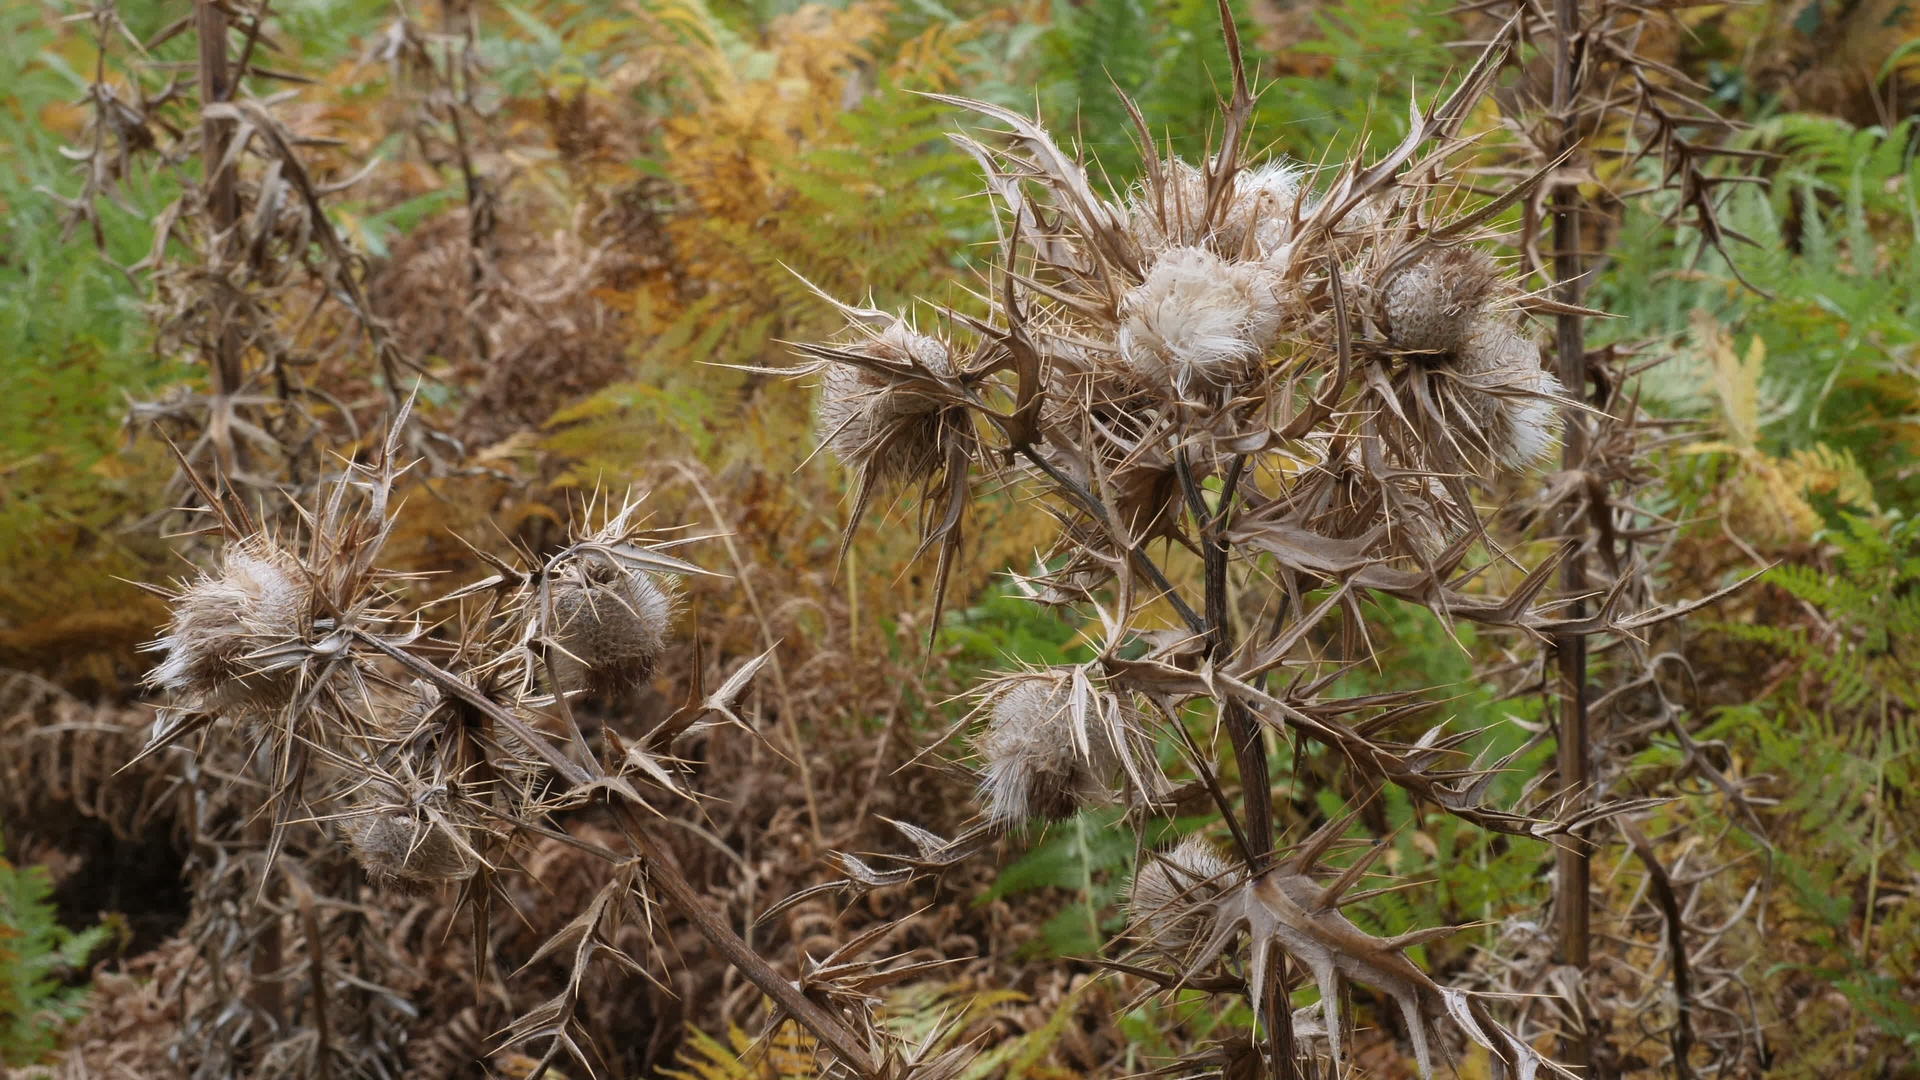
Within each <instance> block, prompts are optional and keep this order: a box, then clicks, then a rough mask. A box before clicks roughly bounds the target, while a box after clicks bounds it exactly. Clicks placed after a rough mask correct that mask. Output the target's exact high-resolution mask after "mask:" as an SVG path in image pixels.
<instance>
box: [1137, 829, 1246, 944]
mask: <svg viewBox="0 0 1920 1080" xmlns="http://www.w3.org/2000/svg"><path fill="white" fill-rule="evenodd" d="M1242 876H1243V874H1242V872H1241V870H1240V868H1239V867H1237V866H1235V865H1234V864H1233V863H1231V862H1228V861H1227V859H1226V857H1225V856H1223V855H1221V854H1220V852H1219V850H1218V849H1216V848H1215V847H1214V846H1213V844H1211V843H1210V842H1208V841H1207V839H1206V838H1205V837H1202V836H1198V835H1194V836H1189V837H1187V838H1186V839H1184V840H1182V841H1180V843H1179V844H1178V845H1176V846H1175V847H1173V848H1172V849H1171V850H1169V851H1163V852H1157V853H1155V854H1152V855H1149V856H1148V857H1147V860H1146V863H1145V865H1143V866H1141V867H1140V870H1139V872H1138V873H1136V874H1134V876H1133V884H1132V885H1131V887H1130V888H1129V889H1128V893H1127V915H1128V917H1129V918H1131V919H1132V921H1133V925H1134V932H1135V933H1137V934H1139V935H1140V937H1141V938H1142V939H1143V940H1144V941H1146V942H1147V943H1148V944H1149V945H1151V946H1153V947H1154V948H1155V949H1158V950H1159V951H1161V952H1163V953H1166V954H1167V955H1169V956H1173V957H1176V958H1178V957H1181V956H1183V955H1184V954H1185V953H1186V952H1187V951H1188V950H1190V949H1191V948H1192V947H1193V944H1194V943H1195V942H1196V941H1200V940H1202V939H1204V938H1205V937H1206V936H1208V935H1209V934H1210V933H1211V932H1212V930H1213V913H1212V911H1211V910H1210V909H1209V908H1208V907H1207V902H1208V901H1210V900H1212V899H1213V898H1214V897H1216V896H1219V895H1220V894H1221V893H1223V892H1225V891H1226V890H1228V889H1230V888H1232V887H1233V886H1234V885H1236V884H1238V883H1239V881H1240V879H1241V877H1242Z"/></svg>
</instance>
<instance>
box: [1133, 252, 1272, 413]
mask: <svg viewBox="0 0 1920 1080" xmlns="http://www.w3.org/2000/svg"><path fill="white" fill-rule="evenodd" d="M1275 284H1276V282H1275V278H1274V275H1273V274H1272V272H1271V271H1270V270H1268V269H1267V268H1266V267H1264V266H1262V265H1261V264H1259V263H1248V262H1229V261H1228V260H1226V259H1222V258H1221V257H1220V256H1218V255H1215V254H1214V253H1213V252H1211V251H1208V250H1206V249H1205V248H1198V247H1179V248H1172V249H1170V250H1168V251H1167V252H1166V253H1165V254H1164V255H1162V256H1161V257H1160V258H1159V259H1158V260H1156V261H1155V262H1154V264H1153V266H1152V267H1151V268H1150V269H1149V270H1148V271H1147V277H1146V280H1145V281H1143V282H1142V283H1141V284H1139V285H1137V286H1135V287H1134V288H1132V289H1129V290H1127V293H1126V295H1124V296H1122V297H1121V298H1120V336H1119V346H1120V354H1121V357H1122V358H1123V359H1124V360H1125V362H1126V364H1127V366H1128V367H1129V368H1130V369H1131V370H1132V371H1133V373H1134V375H1135V376H1136V377H1138V378H1139V379H1140V380H1141V381H1143V382H1144V383H1146V384H1147V385H1149V386H1155V387H1164V386H1171V387H1172V388H1173V389H1174V390H1175V391H1177V392H1180V393H1183V394H1184V393H1187V392H1190V391H1193V390H1197V389H1200V388H1203V387H1207V386H1223V385H1227V384H1229V383H1232V382H1234V381H1236V380H1237V379H1239V378H1240V377H1242V376H1243V375H1244V374H1245V373H1246V371H1247V370H1248V369H1249V368H1250V367H1251V366H1252V364H1253V362H1254V361H1257V360H1258V359H1259V357H1260V356H1261V354H1262V353H1264V352H1265V351H1266V348H1267V346H1268V345H1270V344H1272V343H1273V339H1274V335H1275V334H1276V333H1277V332H1278V331H1279V329H1280V305H1279V303H1278V301H1277V300H1276V298H1275V295H1274V289H1275Z"/></svg>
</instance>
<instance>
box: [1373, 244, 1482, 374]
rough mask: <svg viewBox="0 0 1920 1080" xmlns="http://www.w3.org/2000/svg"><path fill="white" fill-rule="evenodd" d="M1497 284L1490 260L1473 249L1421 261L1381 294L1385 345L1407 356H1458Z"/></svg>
mask: <svg viewBox="0 0 1920 1080" xmlns="http://www.w3.org/2000/svg"><path fill="white" fill-rule="evenodd" d="M1499 283H1500V275H1499V271H1498V269H1497V268H1496V267H1495V266H1494V262H1493V259H1492V257H1491V256H1489V255H1487V254H1486V253H1485V252H1483V251H1479V250H1477V249H1474V248H1447V249H1446V250H1444V251H1440V252H1438V253H1436V254H1433V255H1429V256H1427V257H1426V258H1424V259H1421V260H1420V261H1419V262H1416V263H1414V264H1413V265H1412V266H1410V267H1408V268H1406V269H1405V270H1402V271H1401V272H1400V273H1398V274H1395V275H1394V276H1393V278H1392V279H1391V280H1390V281H1388V282H1387V284H1386V288H1385V289H1383V290H1382V291H1381V304H1380V314H1381V318H1382V320H1383V321H1384V322H1385V324H1386V330H1387V341H1388V343H1389V344H1391V345H1392V346H1393V347H1394V348H1396V349H1402V350H1405V351H1407V352H1444V353H1451V352H1456V351H1458V350H1459V349H1460V347H1461V344H1462V343H1463V342H1464V341H1465V340H1466V338H1467V333H1468V328H1469V327H1470V326H1472V324H1473V323H1474V322H1475V321H1476V320H1477V319H1478V318H1479V317H1480V314H1481V312H1482V310H1483V309H1484V308H1485V306H1486V303H1487V301H1488V299H1489V298H1491V297H1492V296H1493V294H1494V291H1495V289H1496V288H1497V287H1498V285H1499Z"/></svg>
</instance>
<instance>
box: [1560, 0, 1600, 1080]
mask: <svg viewBox="0 0 1920 1080" xmlns="http://www.w3.org/2000/svg"><path fill="white" fill-rule="evenodd" d="M1553 21H1554V34H1553V49H1554V52H1553V59H1554V64H1553V116H1554V118H1555V119H1556V120H1557V121H1558V122H1559V124H1560V136H1559V143H1560V145H1559V146H1558V147H1557V148H1556V152H1557V153H1558V154H1559V155H1562V156H1564V155H1566V154H1567V153H1568V152H1570V151H1571V150H1573V149H1574V147H1575V146H1576V145H1577V144H1578V142H1579V132H1578V130H1577V129H1576V127H1575V123H1574V99H1575V93H1576V85H1575V84H1576V78H1577V72H1576V71H1575V69H1574V64H1575V57H1574V43H1575V39H1576V37H1577V36H1578V34H1579V24H1580V2H1579V0H1554V5H1553ZM1552 206H1553V276H1554V285H1553V290H1554V298H1555V299H1557V300H1559V301H1560V302H1561V303H1563V304H1566V305H1569V306H1570V307H1571V306H1578V305H1579V303H1580V294H1581V291H1582V290H1581V280H1580V279H1581V273H1582V271H1581V265H1580V255H1579V251H1580V191H1579V189H1578V188H1577V187H1576V186H1574V185H1572V184H1569V183H1565V182H1562V183H1560V184H1558V185H1556V186H1555V188H1554V190H1553V203H1552ZM1585 334H1586V327H1585V323H1584V321H1583V320H1582V318H1581V317H1580V315H1578V314H1576V313H1574V312H1571V311H1563V312H1562V313H1561V314H1560V315H1559V316H1557V318H1556V321H1555V334H1554V351H1555V366H1556V367H1557V368H1558V371H1559V376H1560V381H1561V383H1562V385H1564V386H1565V387H1566V389H1567V393H1569V394H1571V395H1575V396H1578V397H1581V398H1584V397H1585V396H1586V387H1587V370H1586V367H1587V365H1586V340H1585ZM1565 424H1566V443H1565V446H1564V447H1563V450H1562V457H1561V467H1562V468H1563V469H1564V470H1565V471H1567V472H1569V473H1575V472H1578V471H1580V470H1581V469H1583V468H1585V466H1586V458H1587V427H1586V417H1585V415H1584V414H1583V413H1582V412H1581V411H1580V410H1578V409H1568V410H1566V416H1565ZM1586 520H1587V516H1586V515H1584V514H1580V513H1579V512H1578V509H1577V508H1575V510H1574V511H1573V512H1572V515H1571V516H1570V519H1569V520H1568V522H1567V525H1568V528H1569V530H1570V531H1571V530H1581V531H1583V532H1584V531H1585V528H1584V523H1585V522H1586ZM1562 573H1563V575H1564V576H1563V578H1562V583H1563V584H1564V586H1565V587H1566V589H1567V591H1568V592H1569V593H1573V594H1575V595H1578V594H1581V593H1583V592H1585V591H1586V589H1587V572H1586V554H1585V544H1584V543H1582V544H1579V545H1576V547H1575V550H1574V552H1573V553H1572V554H1571V555H1570V556H1569V557H1568V559H1567V561H1566V565H1565V566H1564V567H1563V570H1562ZM1569 614H1570V615H1571V617H1572V618H1575V619H1579V618H1584V617H1585V616H1586V604H1585V602H1584V601H1579V600H1576V601H1574V606H1573V610H1572V611H1571V612H1570V613H1569ZM1553 653H1554V656H1555V659H1556V660H1557V661H1558V666H1559V683H1560V695H1559V696H1560V716H1559V744H1558V747H1557V759H1558V760H1557V767H1558V770H1559V774H1560V788H1561V791H1562V793H1563V796H1564V797H1565V798H1567V799H1569V800H1575V801H1584V800H1585V799H1586V797H1587V796H1586V792H1587V789H1588V786H1589V783H1590V780H1591V768H1590V762H1589V760H1588V754H1589V746H1590V743H1591V739H1592V733H1591V732H1590V730H1589V722H1588V720H1589V718H1588V715H1587V647H1586V639H1585V638H1584V637H1580V636H1578V635H1564V636H1562V637H1560V638H1558V639H1557V640H1555V642H1554V644H1553ZM1554 859H1555V865H1556V875H1555V876H1556V892H1557V895H1556V896H1555V898H1554V908H1555V910H1556V912H1557V913H1558V915H1559V922H1560V941H1559V953H1560V956H1559V959H1560V962H1561V963H1563V964H1567V965H1570V966H1571V967H1573V968H1575V969H1576V970H1578V971H1579V972H1580V976H1581V978H1582V979H1583V980H1584V979H1585V977H1586V973H1587V967H1588V964H1589V962H1590V959H1591V956H1590V935H1591V928H1590V925H1589V911H1588V907H1589V904H1590V903H1591V899H1590V893H1591V878H1592V862H1591V860H1592V855H1591V852H1590V850H1589V848H1588V845H1587V842H1586V840H1585V838H1584V837H1581V836H1578V835H1573V836H1569V837H1568V842H1567V843H1566V844H1564V845H1562V846H1561V847H1559V848H1557V849H1556V851H1555V856H1554ZM1591 1031H1592V1029H1591V1025H1589V1024H1588V1023H1587V1022H1586V1018H1585V1017H1581V1018H1580V1023H1579V1026H1578V1027H1577V1028H1576V1029H1575V1030H1574V1031H1573V1032H1571V1033H1569V1035H1568V1036H1567V1037H1566V1039H1565V1040H1564V1042H1563V1045H1562V1048H1561V1054H1562V1056H1563V1058H1564V1059H1565V1064H1566V1065H1567V1066H1568V1067H1570V1068H1574V1069H1585V1068H1588V1067H1589V1066H1590V1065H1591V1064H1592V1058H1593V1046H1592V1034H1591Z"/></svg>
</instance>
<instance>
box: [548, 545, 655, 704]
mask: <svg viewBox="0 0 1920 1080" xmlns="http://www.w3.org/2000/svg"><path fill="white" fill-rule="evenodd" d="M671 590H672V586H671V585H669V584H667V583H666V582H665V579H662V578H659V577H657V576H655V575H653V574H649V573H646V572H644V571H639V570H628V569H625V568H622V567H617V566H614V565H612V564H610V563H607V562H604V561H602V560H600V559H595V558H582V559H578V560H576V561H574V562H571V563H569V564H568V565H567V566H566V567H564V568H563V569H562V570H561V571H560V573H559V575H558V576H557V578H556V579H555V581H554V583H553V639H554V641H555V642H556V643H557V644H558V645H559V646H560V648H561V649H563V650H564V651H565V652H566V653H567V654H568V658H570V659H571V660H573V661H575V662H577V663H578V664H579V665H580V666H582V667H584V668H585V671H584V672H578V673H574V672H572V670H571V665H562V666H563V667H565V668H567V669H568V671H567V674H566V675H564V676H563V679H564V681H566V682H568V683H572V684H574V685H569V686H566V687H565V689H569V690H572V689H580V688H583V687H584V688H587V689H591V690H594V691H596V692H602V693H605V692H617V691H619V690H623V689H629V688H632V687H636V686H639V685H641V684H643V683H645V682H646V681H647V680H648V679H650V678H652V677H653V670H654V667H655V666H656V665H657V664H658V663H659V662H660V656H661V654H662V653H664V652H665V651H666V648H667V642H668V640H669V638H670V636H671V632H672V627H673V612H674V596H673V592H672V591H671Z"/></svg>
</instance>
